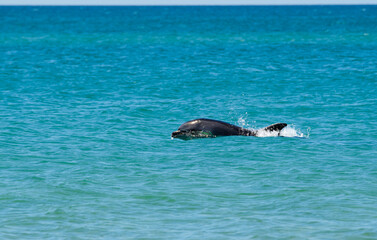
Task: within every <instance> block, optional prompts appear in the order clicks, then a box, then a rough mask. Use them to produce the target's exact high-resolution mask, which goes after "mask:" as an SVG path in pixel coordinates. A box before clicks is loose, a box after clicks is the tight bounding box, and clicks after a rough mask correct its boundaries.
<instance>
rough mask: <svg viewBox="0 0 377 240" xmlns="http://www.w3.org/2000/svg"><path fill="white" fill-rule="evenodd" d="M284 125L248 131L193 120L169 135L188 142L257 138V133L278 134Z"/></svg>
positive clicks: (224, 124)
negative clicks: (234, 137) (242, 137)
mask: <svg viewBox="0 0 377 240" xmlns="http://www.w3.org/2000/svg"><path fill="white" fill-rule="evenodd" d="M286 126H287V124H286V123H275V124H272V125H270V126H268V127H265V128H261V129H258V130H249V129H246V128H242V127H238V126H236V125H233V124H230V123H226V122H222V121H218V120H213V119H206V118H199V119H194V120H191V121H188V122H185V123H184V124H182V125H181V126H180V127H179V128H178V130H177V131H175V132H173V133H172V134H171V136H172V138H179V139H182V140H190V139H193V138H214V137H220V136H236V135H240V136H254V137H257V136H258V132H259V131H267V132H275V131H276V132H278V136H280V131H281V130H282V129H283V128H284V127H286Z"/></svg>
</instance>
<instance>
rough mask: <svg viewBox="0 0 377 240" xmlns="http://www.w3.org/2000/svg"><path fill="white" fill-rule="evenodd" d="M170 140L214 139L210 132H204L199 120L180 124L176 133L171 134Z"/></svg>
mask: <svg viewBox="0 0 377 240" xmlns="http://www.w3.org/2000/svg"><path fill="white" fill-rule="evenodd" d="M171 137H172V138H179V139H182V140H190V139H193V138H208V137H214V136H213V134H212V133H211V132H210V131H207V130H204V129H203V127H202V126H201V121H200V120H193V121H189V122H186V123H184V124H182V125H181V126H180V127H179V128H178V130H177V131H175V132H173V133H172V134H171Z"/></svg>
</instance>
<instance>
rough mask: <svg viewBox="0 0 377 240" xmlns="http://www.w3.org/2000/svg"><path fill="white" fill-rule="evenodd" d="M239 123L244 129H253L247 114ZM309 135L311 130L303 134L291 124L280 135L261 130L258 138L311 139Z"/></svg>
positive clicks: (240, 118)
mask: <svg viewBox="0 0 377 240" xmlns="http://www.w3.org/2000/svg"><path fill="white" fill-rule="evenodd" d="M237 123H238V125H239V126H241V127H243V128H248V129H253V128H252V127H250V125H249V124H248V121H247V113H246V116H241V117H239V118H238V121H237ZM254 124H255V122H254ZM254 130H255V129H254ZM309 135H310V128H308V129H307V133H306V134H304V133H303V132H301V130H300V129H298V128H296V127H295V125H294V124H290V125H288V126H286V127H285V128H283V129H282V130H281V131H280V134H279V132H278V131H273V132H270V131H264V130H259V131H258V132H257V135H256V136H257V137H279V136H280V137H291V138H309Z"/></svg>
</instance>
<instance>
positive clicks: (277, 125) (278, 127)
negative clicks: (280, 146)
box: [263, 123, 287, 132]
mask: <svg viewBox="0 0 377 240" xmlns="http://www.w3.org/2000/svg"><path fill="white" fill-rule="evenodd" d="M286 126H287V124H286V123H275V124H272V125H270V126H268V127H265V128H263V130H265V131H269V132H275V131H279V132H280V131H281V130H282V129H283V128H285V127H286Z"/></svg>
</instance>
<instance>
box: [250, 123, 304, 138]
mask: <svg viewBox="0 0 377 240" xmlns="http://www.w3.org/2000/svg"><path fill="white" fill-rule="evenodd" d="M309 135H310V128H308V130H307V134H304V133H303V132H301V130H300V129H297V128H296V127H295V126H294V125H293V124H292V125H288V126H286V127H285V128H283V129H282V130H281V131H280V134H279V132H278V131H273V132H270V131H264V130H259V131H258V133H257V137H278V136H280V137H291V138H309Z"/></svg>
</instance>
